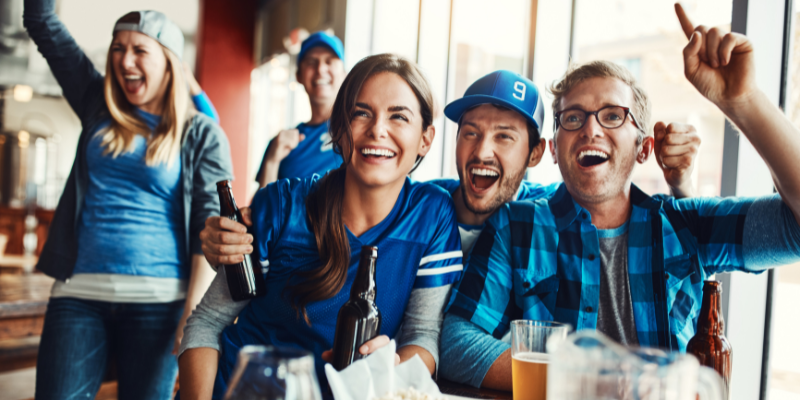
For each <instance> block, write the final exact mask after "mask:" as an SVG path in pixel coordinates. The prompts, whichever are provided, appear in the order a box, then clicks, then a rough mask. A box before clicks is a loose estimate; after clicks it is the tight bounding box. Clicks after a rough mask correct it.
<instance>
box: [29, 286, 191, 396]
mask: <svg viewBox="0 0 800 400" xmlns="http://www.w3.org/2000/svg"><path fill="white" fill-rule="evenodd" d="M183 303H184V302H183V301H175V302H171V303H144V304H138V303H109V302H103V301H91V300H81V299H76V298H71V297H59V298H54V299H51V300H50V303H49V304H48V306H47V313H46V314H45V318H44V330H43V331H42V340H41V344H40V345H39V357H38V360H37V363H36V399H42V400H43V399H59V400H61V399H65V400H66V399H93V398H94V396H95V394H96V393H97V390H98V389H99V388H100V384H101V383H102V380H103V376H104V375H105V372H106V367H107V365H108V360H109V356H111V355H112V354H113V356H114V359H116V367H117V388H118V391H119V397H118V398H119V399H120V400H125V399H169V398H170V396H171V395H172V389H173V388H174V386H175V377H176V375H177V373H178V363H177V360H176V358H175V356H173V355H172V346H173V341H174V340H175V330H176V329H177V327H178V321H179V320H180V318H181V314H182V313H183Z"/></svg>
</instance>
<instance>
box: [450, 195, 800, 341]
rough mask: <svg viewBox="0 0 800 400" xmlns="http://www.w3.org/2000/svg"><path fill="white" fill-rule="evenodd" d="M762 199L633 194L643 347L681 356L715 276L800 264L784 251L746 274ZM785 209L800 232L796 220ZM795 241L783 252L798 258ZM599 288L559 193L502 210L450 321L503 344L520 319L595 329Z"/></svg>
mask: <svg viewBox="0 0 800 400" xmlns="http://www.w3.org/2000/svg"><path fill="white" fill-rule="evenodd" d="M760 199H765V198H760ZM758 200H759V198H695V199H683V200H676V199H674V198H672V197H668V196H655V197H650V196H648V195H646V194H645V193H644V192H642V191H641V190H639V189H638V188H637V187H636V186H635V185H632V187H631V205H632V212H631V216H630V220H629V223H630V227H629V235H628V273H629V279H630V287H631V297H632V301H633V314H634V320H635V322H636V331H637V334H638V338H639V344H640V345H641V346H644V347H660V348H665V349H679V350H681V351H685V349H686V344H687V342H688V341H689V339H691V338H692V337H693V336H694V331H695V326H696V320H697V316H698V314H699V312H700V305H701V302H702V296H703V295H702V286H703V280H705V279H707V278H708V277H709V276H710V275H712V274H715V273H719V272H726V271H734V270H737V271H749V272H761V271H762V270H763V269H765V268H766V267H768V266H770V265H769V264H770V263H772V265H774V263H775V262H776V261H775V260H778V259H780V262H784V263H785V262H787V261H790V260H795V261H796V260H800V257H798V252H797V251H793V252H786V251H782V250H781V251H780V252H781V254H776V257H775V258H774V260H772V261H770V260H767V259H766V258H767V257H765V259H764V262H759V263H755V262H751V263H749V265H748V266H747V268H746V267H745V263H744V258H745V257H744V250H743V246H742V243H743V236H744V226H745V217H746V215H747V212H748V209H749V208H750V206H751V205H752V204H753V203H754V202H756V201H758ZM781 207H783V209H784V210H781V213H782V214H783V215H784V218H791V222H790V223H791V225H792V228H791V229H794V231H792V232H797V231H796V229H797V227H796V223H795V222H794V219H793V217H791V211H789V210H788V208H787V207H786V206H785V205H783V204H781ZM787 213H788V216H786V215H787ZM790 236H791V235H790ZM797 242H798V240H797V238H796V237H794V238H789V239H786V243H785V244H786V246H788V247H792V246H794V248H795V249H796V248H797V246H798V245H797ZM786 246H784V247H786ZM775 247H776V248H778V247H780V246H778V245H776V246H775ZM776 251H777V250H776ZM784 253H786V254H784ZM751 264H758V265H751ZM599 289H600V255H599V239H598V233H597V228H595V227H594V225H592V220H591V215H590V214H589V212H588V211H587V210H585V209H583V208H582V207H581V206H579V205H578V204H577V203H576V202H575V201H574V200H573V199H572V196H571V195H570V194H569V192H568V191H567V190H566V187H565V186H564V185H563V184H562V185H561V187H559V188H558V190H557V191H556V193H555V194H554V195H553V196H552V197H551V198H550V199H540V200H536V201H518V202H513V203H509V204H506V205H504V206H503V207H502V208H500V209H499V210H498V211H497V212H496V213H495V214H494V215H493V216H492V217H491V218H490V219H489V220H488V222H487V224H486V228H485V229H484V230H483V232H482V234H481V236H480V237H479V238H478V242H477V243H476V244H475V247H474V248H473V250H472V255H471V258H470V260H469V264H468V266H467V268H466V269H465V270H464V274H463V276H462V279H461V281H460V282H459V283H458V284H457V285H456V286H455V288H454V289H453V294H452V297H451V299H450V303H449V304H448V312H449V313H453V314H455V315H457V316H460V317H462V318H464V319H466V320H468V321H471V322H472V323H473V324H475V325H477V326H479V327H480V328H482V329H483V330H485V331H486V332H488V333H490V334H492V335H493V336H494V337H495V338H498V339H499V338H501V337H502V336H503V335H504V334H505V333H506V332H507V331H508V328H509V323H510V321H511V320H514V319H519V318H524V319H536V320H555V321H559V322H565V323H569V324H571V325H572V326H573V327H575V329H577V330H580V329H595V328H596V326H597V309H598V305H599V292H600V290H599Z"/></svg>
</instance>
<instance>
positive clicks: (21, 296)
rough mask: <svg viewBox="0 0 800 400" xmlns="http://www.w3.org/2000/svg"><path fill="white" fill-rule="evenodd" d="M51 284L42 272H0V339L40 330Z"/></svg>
mask: <svg viewBox="0 0 800 400" xmlns="http://www.w3.org/2000/svg"><path fill="white" fill-rule="evenodd" d="M52 286H53V278H50V277H49V276H46V275H43V274H25V275H6V274H2V275H0V340H4V339H20V338H26V337H30V336H39V335H41V334H42V326H43V325H44V312H45V311H46V310H47V301H48V300H49V298H50V288H51V287H52Z"/></svg>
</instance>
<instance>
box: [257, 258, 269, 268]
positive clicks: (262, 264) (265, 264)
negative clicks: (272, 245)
mask: <svg viewBox="0 0 800 400" xmlns="http://www.w3.org/2000/svg"><path fill="white" fill-rule="evenodd" d="M259 262H260V263H261V266H262V267H269V260H264V261H259Z"/></svg>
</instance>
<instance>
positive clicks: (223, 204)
mask: <svg viewBox="0 0 800 400" xmlns="http://www.w3.org/2000/svg"><path fill="white" fill-rule="evenodd" d="M217 193H219V207H220V213H219V215H220V217H223V218H229V219H232V220H234V221H236V222H238V223H240V224H242V225H244V219H242V213H241V212H240V211H239V207H236V201H235V200H234V199H233V193H232V192H231V183H230V181H219V182H217ZM248 231H250V228H248ZM250 233H251V234H252V232H250ZM253 249H255V244H254V245H253ZM255 254H256V253H255V251H254V252H253V254H251V255H250V256H247V255H245V256H244V261H242V262H240V263H238V264H229V265H223V267H224V268H225V277H226V278H227V280H228V289H229V290H230V292H231V297H232V298H233V300H235V301H242V300H247V299H252V298H255V297H259V296H263V295H264V294H265V293H266V292H267V287H266V282H264V275H263V274H262V273H261V268H260V267H258V266H259V265H260V263H259V262H258V259H257V258H256V262H253V260H252V257H253V256H254V255H255Z"/></svg>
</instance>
